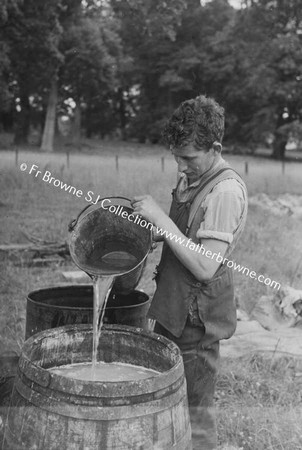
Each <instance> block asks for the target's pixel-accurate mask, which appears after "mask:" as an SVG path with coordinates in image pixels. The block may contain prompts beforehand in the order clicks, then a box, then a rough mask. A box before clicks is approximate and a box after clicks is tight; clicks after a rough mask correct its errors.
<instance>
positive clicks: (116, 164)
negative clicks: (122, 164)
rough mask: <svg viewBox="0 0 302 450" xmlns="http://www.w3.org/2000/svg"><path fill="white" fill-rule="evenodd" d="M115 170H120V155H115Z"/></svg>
mask: <svg viewBox="0 0 302 450" xmlns="http://www.w3.org/2000/svg"><path fill="white" fill-rule="evenodd" d="M115 170H116V171H117V172H118V171H119V167H118V155H115Z"/></svg>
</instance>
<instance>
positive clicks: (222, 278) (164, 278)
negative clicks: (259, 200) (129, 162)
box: [148, 166, 244, 346]
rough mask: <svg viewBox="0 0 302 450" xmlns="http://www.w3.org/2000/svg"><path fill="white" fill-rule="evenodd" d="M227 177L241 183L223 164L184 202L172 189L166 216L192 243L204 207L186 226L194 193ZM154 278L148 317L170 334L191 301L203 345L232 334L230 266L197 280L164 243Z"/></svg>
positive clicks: (178, 330) (184, 316)
mask: <svg viewBox="0 0 302 450" xmlns="http://www.w3.org/2000/svg"><path fill="white" fill-rule="evenodd" d="M228 178H235V179H237V180H238V181H239V182H240V183H242V185H243V186H244V183H243V181H242V179H241V178H240V176H239V175H238V174H237V173H236V172H235V171H233V170H232V169H230V168H229V167H228V166H226V167H223V168H222V169H220V170H217V171H216V172H214V174H212V176H211V177H210V178H209V177H208V178H207V179H206V180H204V181H203V182H201V184H200V185H199V186H198V188H196V189H195V190H193V191H192V195H191V196H190V198H189V200H188V201H186V202H180V201H178V200H177V198H176V189H174V190H173V192H172V196H173V201H172V205H171V209H170V214H169V216H170V218H171V219H172V220H173V222H174V223H175V224H176V225H177V227H178V228H179V230H180V231H181V232H182V233H183V234H184V235H186V236H187V237H188V238H191V239H192V241H193V242H194V243H196V244H197V243H198V238H197V237H196V232H197V230H198V228H199V226H200V223H201V222H202V220H203V216H204V210H203V208H201V207H200V208H198V210H197V213H196V215H195V217H194V219H193V221H192V223H191V224H190V228H189V229H188V228H187V224H188V219H189V213H190V207H191V205H192V202H193V201H194V199H196V198H197V196H200V198H201V199H203V198H204V193H205V192H206V193H208V190H207V187H209V185H213V186H215V184H216V183H218V182H220V181H222V180H224V179H228ZM179 245H181V244H179ZM193 251H195V250H192V252H193ZM155 280H156V284H157V289H156V292H155V294H154V297H153V300H152V303H151V306H150V309H149V313H148V316H149V317H150V318H152V319H155V320H156V321H157V322H159V323H160V324H161V325H162V326H163V327H165V328H166V329H167V330H169V331H170V332H171V333H172V334H173V335H174V336H176V337H179V336H180V335H181V334H182V331H183V329H184V326H185V323H186V320H187V316H188V312H189V308H190V305H191V304H192V303H193V302H195V303H197V305H198V314H199V317H200V319H201V321H202V323H203V324H204V326H205V336H204V345H205V346H206V345H210V344H211V343H213V342H215V341H218V340H220V339H226V338H229V337H231V336H232V334H233V333H234V331H235V329H236V305H235V301H234V286H233V272H232V269H230V268H229V267H227V266H226V265H220V267H219V268H218V270H217V272H216V273H215V275H214V277H213V278H212V279H211V280H209V281H204V282H200V281H198V280H197V279H196V278H195V277H194V275H193V274H192V273H191V272H190V271H189V270H188V269H187V268H186V267H185V266H184V265H183V264H182V263H181V262H180V261H179V259H178V258H177V257H176V256H175V255H174V253H173V252H172V250H171V249H170V247H169V245H168V244H167V243H166V242H165V243H164V246H163V251H162V256H161V260H160V263H159V265H158V266H157V274H156V277H155Z"/></svg>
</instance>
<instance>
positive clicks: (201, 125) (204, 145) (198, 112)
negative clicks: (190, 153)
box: [162, 95, 224, 150]
mask: <svg viewBox="0 0 302 450" xmlns="http://www.w3.org/2000/svg"><path fill="white" fill-rule="evenodd" d="M223 134H224V108H223V107H222V106H220V105H219V104H218V103H217V102H216V101H215V100H214V99H213V98H207V97H205V96H204V95H200V96H199V97H196V98H192V99H190V100H186V101H184V102H182V103H181V104H180V106H179V107H178V108H177V109H176V110H175V111H174V113H173V114H172V116H171V118H170V120H169V121H168V123H167V124H166V126H165V128H164V130H163V134H162V135H163V139H164V142H165V143H166V144H167V145H168V146H172V147H177V148H181V147H184V146H186V145H188V144H191V143H193V145H194V146H195V148H196V150H203V149H206V150H209V149H210V148H211V147H212V145H213V143H214V142H215V141H216V142H220V143H221V141H222V138H223Z"/></svg>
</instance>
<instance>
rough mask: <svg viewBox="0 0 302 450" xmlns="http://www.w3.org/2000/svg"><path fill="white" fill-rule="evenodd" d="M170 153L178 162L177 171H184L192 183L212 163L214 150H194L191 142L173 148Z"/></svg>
mask: <svg viewBox="0 0 302 450" xmlns="http://www.w3.org/2000/svg"><path fill="white" fill-rule="evenodd" d="M172 153H173V155H174V158H175V160H176V162H177V164H178V170H179V172H184V173H185V174H186V175H187V177H188V179H189V182H190V183H192V182H194V181H195V180H197V179H198V178H200V177H201V175H203V174H204V173H205V172H206V171H207V170H208V169H209V168H210V167H211V166H212V164H213V161H214V158H215V153H216V152H215V151H214V149H213V148H211V149H210V150H209V151H207V150H206V149H204V150H196V148H195V147H194V145H193V144H188V145H186V146H184V147H181V148H173V149H172Z"/></svg>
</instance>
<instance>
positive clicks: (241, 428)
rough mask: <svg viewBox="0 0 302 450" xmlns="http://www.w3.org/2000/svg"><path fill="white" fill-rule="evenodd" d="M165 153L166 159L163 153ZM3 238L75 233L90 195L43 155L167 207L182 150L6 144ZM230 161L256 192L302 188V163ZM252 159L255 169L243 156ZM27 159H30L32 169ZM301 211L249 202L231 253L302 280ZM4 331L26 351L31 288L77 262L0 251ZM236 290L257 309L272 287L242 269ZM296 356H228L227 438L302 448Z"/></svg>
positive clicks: (284, 280)
mask: <svg viewBox="0 0 302 450" xmlns="http://www.w3.org/2000/svg"><path fill="white" fill-rule="evenodd" d="M163 157H164V160H163V159H162V158H163ZM0 158H1V169H0V176H1V178H0V211H1V213H2V214H1V215H0V243H1V244H4V243H6V244H9V243H25V242H27V240H26V238H25V236H24V234H23V231H25V232H27V233H29V234H31V235H34V236H36V237H38V238H41V239H43V240H46V241H56V242H64V241H66V240H67V239H68V231H67V227H68V223H69V222H70V220H71V219H73V218H75V217H76V216H77V214H78V213H79V212H80V211H81V209H83V208H84V207H85V206H87V205H88V203H87V201H85V199H84V196H83V197H82V198H77V197H76V196H75V195H72V194H71V193H68V192H64V191H62V190H61V189H60V188H58V187H55V186H54V185H53V183H52V184H49V183H47V182H46V181H43V180H42V178H41V177H39V176H37V177H35V176H34V174H33V173H32V174H29V173H28V172H29V169H30V167H31V165H32V164H36V165H37V166H38V167H39V169H38V170H41V172H42V174H43V173H44V172H45V171H46V170H48V171H49V172H51V174H52V176H53V177H54V178H55V179H59V180H62V181H63V182H64V183H65V182H66V183H68V184H71V185H72V186H74V187H76V189H81V190H82V191H83V192H84V193H87V192H88V191H93V192H94V194H95V197H94V198H95V199H96V197H97V196H98V195H101V197H108V196H112V195H117V196H118V195H120V196H123V197H129V198H132V197H133V196H134V195H141V194H145V193H148V194H151V195H152V196H153V197H154V198H155V199H156V200H157V201H158V203H159V204H160V205H161V206H162V207H163V209H165V210H166V211H168V207H169V203H170V199H171V189H172V188H173V187H174V184H175V179H176V165H175V162H174V159H173V158H172V157H171V156H170V155H169V154H168V153H167V152H165V151H164V150H163V149H161V148H159V147H148V146H138V145H137V146H135V148H133V147H130V146H125V145H113V144H109V143H103V144H102V146H100V148H99V152H98V153H97V152H96V149H94V150H89V149H88V150H86V152H85V153H82V154H79V153H78V154H76V153H73V152H72V153H70V155H69V156H68V155H66V154H65V153H54V154H41V153H38V152H32V151H25V150H23V151H19V153H18V155H16V154H15V153H14V152H11V151H2V152H0ZM226 159H227V161H229V162H230V163H231V165H232V167H233V168H234V169H235V170H237V171H238V172H239V173H240V174H242V176H243V178H244V179H245V181H246V183H247V187H248V190H249V195H250V196H252V195H255V194H257V193H261V192H265V193H266V194H268V195H271V196H273V197H277V196H278V195H279V194H283V193H291V194H300V195H301V194H302V177H301V174H302V165H301V163H298V162H288V163H286V165H285V168H283V169H282V165H281V163H279V162H273V161H271V160H269V159H265V158H251V157H247V156H233V155H227V156H226ZM246 162H247V163H248V174H246V173H245V167H246V165H245V163H246ZM21 163H26V164H27V166H28V167H27V169H26V170H25V171H21V170H20V165H21ZM160 250H161V245H159V246H158V248H157V249H156V250H155V251H154V252H153V253H152V254H151V255H150V257H149V259H148V264H147V267H146V271H145V274H144V276H143V279H142V280H141V282H140V285H139V288H141V289H144V291H145V292H146V293H147V294H148V295H152V294H153V292H154V289H155V284H154V282H153V281H152V272H153V271H154V267H155V264H156V263H157V261H158V259H159V257H160ZM301 252H302V227H301V220H299V219H295V218H292V217H288V216H283V217H277V216H272V215H271V214H268V213H264V212H263V210H262V209H259V208H258V207H255V206H254V207H252V206H251V207H250V209H249V215H248V221H247V226H246V230H245V233H244V235H243V238H242V240H241V242H240V244H239V246H238V248H237V249H236V250H235V252H234V254H233V256H232V257H233V260H234V261H236V262H237V263H240V264H241V265H244V266H245V267H248V268H249V269H250V270H255V271H256V272H257V273H259V274H260V273H261V274H263V275H265V276H267V277H269V278H271V279H272V280H275V281H277V282H279V283H280V284H290V285H292V286H293V287H295V288H300V289H301V288H302V278H301V266H300V261H301ZM1 256H2V258H1V262H0V265H1V266H0V267H1V274H2V276H1V286H0V289H1V300H0V338H1V355H0V356H3V355H4V354H12V353H14V352H15V353H17V354H18V353H19V352H20V348H21V346H22V343H23V339H24V324H25V306H26V295H27V293H28V292H30V291H31V290H35V289H38V288H40V287H45V286H50V285H58V284H62V282H63V281H64V280H63V278H62V274H61V272H62V270H66V269H73V268H74V265H73V263H72V262H67V263H65V264H64V265H53V266H49V267H44V268H42V267H40V268H38V267H36V268H33V267H28V265H27V264H26V261H24V260H23V263H22V262H21V263H20V262H19V264H16V261H15V262H13V261H12V260H11V258H10V259H8V258H7V257H6V256H5V254H1ZM235 284H236V297H237V300H238V303H239V305H240V307H241V308H242V309H244V310H245V311H247V312H248V313H250V312H251V310H252V309H253V306H254V304H255V301H256V300H257V298H259V296H260V295H263V294H265V293H272V289H271V288H268V287H266V286H264V285H263V284H260V283H259V282H257V281H254V280H251V279H250V278H248V277H246V276H244V275H242V274H240V273H235ZM298 370H299V369H298V362H297V361H295V360H294V359H292V358H281V359H278V360H277V359H276V358H269V359H265V358H263V357H261V356H253V355H252V356H251V355H247V356H246V357H245V358H243V359H242V360H240V361H239V362H238V361H233V360H223V361H222V369H221V375H220V378H219V383H218V389H217V398H216V401H217V411H218V427H219V440H220V444H221V448H223V446H226V447H225V448H228V447H227V445H229V446H230V447H229V448H232V447H231V445H232V446H234V447H235V448H241V449H244V450H250V449H251V450H252V449H253V450H264V449H272V450H279V449H280V450H281V449H282V450H283V449H286V450H298V449H301V448H302V433H301V429H302V412H301V403H302V402H301V400H302V398H301V385H300V386H299V385H297V383H296V379H295V376H296V375H297V371H298Z"/></svg>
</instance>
